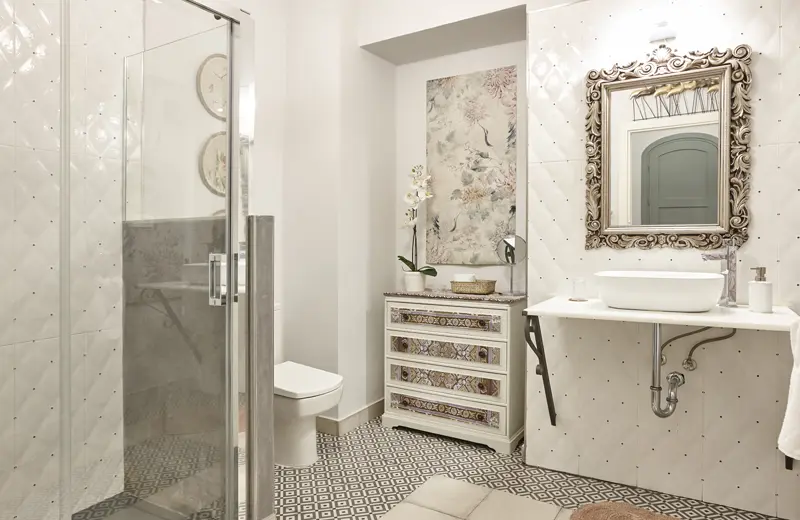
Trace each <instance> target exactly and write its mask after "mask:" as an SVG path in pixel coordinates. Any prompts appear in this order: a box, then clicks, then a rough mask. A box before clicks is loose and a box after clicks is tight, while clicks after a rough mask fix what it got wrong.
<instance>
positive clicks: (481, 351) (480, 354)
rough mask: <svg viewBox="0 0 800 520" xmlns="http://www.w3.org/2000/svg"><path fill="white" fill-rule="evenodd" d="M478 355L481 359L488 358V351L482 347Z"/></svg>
mask: <svg viewBox="0 0 800 520" xmlns="http://www.w3.org/2000/svg"><path fill="white" fill-rule="evenodd" d="M478 357H479V358H481V359H486V351H485V350H483V349H481V350H479V351H478Z"/></svg>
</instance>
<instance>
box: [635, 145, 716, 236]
mask: <svg viewBox="0 0 800 520" xmlns="http://www.w3.org/2000/svg"><path fill="white" fill-rule="evenodd" d="M718 162H719V139H717V138H716V137H714V136H712V135H709V134H703V133H681V134H675V135H671V136H667V137H663V138H661V139H659V140H657V141H655V142H654V143H652V144H651V145H650V146H648V147H647V148H646V149H645V150H644V152H643V153H642V213H641V218H642V224H644V225H652V226H655V225H697V224H716V223H717V194H718V189H717V183H718V178H719V177H718V173H717V166H718Z"/></svg>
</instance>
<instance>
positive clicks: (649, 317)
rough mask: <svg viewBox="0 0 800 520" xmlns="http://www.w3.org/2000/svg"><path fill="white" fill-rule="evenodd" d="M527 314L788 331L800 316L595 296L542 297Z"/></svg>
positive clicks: (780, 309)
mask: <svg viewBox="0 0 800 520" xmlns="http://www.w3.org/2000/svg"><path fill="white" fill-rule="evenodd" d="M525 314H526V315H528V316H540V317H541V316H550V317H558V318H576V319H586V320H604V321H627V322H633V323H661V324H663V325H691V326H697V327H719V328H733V329H750V330H771V331H781V332H788V331H789V329H790V328H791V325H792V323H793V322H794V321H796V320H798V319H800V317H799V316H798V315H797V314H796V313H795V312H794V311H792V310H791V309H789V308H788V307H773V312H772V313H771V314H760V313H756V312H750V310H749V309H748V308H747V307H744V306H741V307H716V308H714V309H713V310H711V311H709V312H698V313H689V312H659V311H633V310H624V309H612V308H610V307H608V306H606V305H605V304H604V303H603V302H602V301H600V300H598V299H591V300H588V301H585V302H573V301H570V300H569V299H568V298H565V297H556V298H551V299H549V300H545V301H543V302H541V303H538V304H536V305H534V306H532V307H528V308H527V309H525Z"/></svg>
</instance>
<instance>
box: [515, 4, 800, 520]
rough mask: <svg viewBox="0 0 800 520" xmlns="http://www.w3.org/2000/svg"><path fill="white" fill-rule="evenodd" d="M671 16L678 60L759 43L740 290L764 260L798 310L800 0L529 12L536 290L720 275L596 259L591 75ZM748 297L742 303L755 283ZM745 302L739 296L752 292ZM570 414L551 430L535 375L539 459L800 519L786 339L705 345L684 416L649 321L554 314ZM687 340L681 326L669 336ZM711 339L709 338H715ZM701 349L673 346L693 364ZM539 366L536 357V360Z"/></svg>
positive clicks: (671, 263) (533, 435)
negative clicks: (655, 384) (653, 358)
mask: <svg viewBox="0 0 800 520" xmlns="http://www.w3.org/2000/svg"><path fill="white" fill-rule="evenodd" d="M664 19H667V20H669V22H670V24H671V25H672V26H673V27H674V28H675V29H676V30H677V33H678V37H677V39H676V40H675V41H674V42H672V44H673V46H674V47H676V48H677V49H678V50H680V51H689V50H697V49H701V50H707V49H710V48H711V47H715V46H716V47H719V48H727V47H733V46H735V45H737V44H740V43H747V44H749V45H751V46H752V48H753V50H754V59H753V65H752V70H753V77H754V86H753V91H752V102H753V133H752V146H753V148H752V152H753V153H752V155H753V158H752V164H753V176H752V183H753V184H752V192H751V196H752V198H751V215H752V223H751V227H750V240H749V242H748V243H747V244H746V245H745V246H744V247H743V248H742V250H741V252H740V259H741V262H740V265H739V269H740V270H739V272H740V278H739V284H740V285H739V287H743V288H746V287H747V286H746V281H747V279H748V276H749V273H750V272H749V270H748V268H749V267H753V266H755V265H765V266H767V267H768V269H769V273H771V275H770V276H771V278H772V280H773V282H774V284H775V289H776V299H777V303H779V304H784V305H786V304H795V305H796V304H798V303H800V270H798V269H797V265H798V262H800V236H798V233H797V229H800V207H799V206H797V204H796V200H797V197H798V195H800V175H798V174H797V168H796V165H797V162H798V160H799V159H800V144H798V143H800V123H798V121H800V119H799V118H798V117H795V116H797V115H798V112H800V102H798V99H800V98H798V95H800V73H799V72H798V71H799V70H800V68H798V66H797V65H798V60H799V59H800V36H799V35H800V3H798V2H796V1H794V0H760V1H757V0H653V1H649V2H646V3H645V2H640V1H637V0H590V1H588V2H583V3H578V4H574V5H570V6H566V7H561V8H556V9H552V10H549V11H542V12H530V13H529V15H528V26H529V40H528V45H529V71H528V76H529V82H530V105H529V106H530V108H529V111H530V114H529V121H530V123H529V135H530V140H529V201H530V202H529V224H528V238H529V243H530V254H529V255H528V256H529V264H528V265H529V267H528V269H529V281H528V287H529V295H530V300H531V302H538V301H541V300H542V299H544V298H546V297H549V296H553V295H556V294H569V290H570V289H569V287H570V281H571V280H572V279H573V278H575V277H584V278H586V279H587V281H588V282H589V283H590V286H591V285H592V281H591V275H592V273H594V272H596V271H599V270H602V269H607V268H610V267H614V268H623V269H624V268H640V269H647V268H657V269H665V268H666V269H670V268H672V269H684V270H708V269H714V268H715V266H714V265H703V262H702V261H701V260H700V255H699V252H697V251H674V250H658V251H639V250H632V251H613V250H610V249H603V250H594V251H586V250H584V235H585V227H584V225H585V224H584V213H585V208H584V200H585V195H584V176H583V171H584V165H585V151H584V131H585V130H584V118H585V115H586V108H585V107H586V105H585V94H584V88H585V87H584V77H585V75H586V72H587V71H588V70H590V69H592V68H600V67H608V66H610V65H612V64H614V63H618V62H620V63H626V62H629V61H630V60H633V59H638V58H641V57H643V56H644V55H645V53H646V52H648V51H649V50H652V47H653V44H650V43H649V40H650V34H651V33H652V30H653V28H654V26H655V24H656V23H657V22H659V21H661V20H664ZM742 292H743V293H744V294H743V295H742V294H740V297H741V296H744V298H746V290H745V291H740V293H742ZM740 299H741V298H740ZM543 326H544V327H545V329H546V330H545V332H546V333H545V336H544V337H545V342H546V346H547V349H548V362H549V364H550V370H551V374H552V380H553V385H554V393H555V401H556V407H557V410H558V425H557V426H556V427H552V426H550V423H549V419H548V417H547V408H546V406H545V405H544V397H543V395H542V394H541V390H542V389H541V383H540V381H539V378H532V379H531V380H530V384H529V390H528V396H527V398H528V403H529V405H528V412H527V424H528V431H527V432H526V438H527V439H528V440H529V442H527V443H526V447H527V453H526V461H527V462H528V463H529V464H534V465H538V466H543V467H546V468H552V469H556V470H561V471H566V472H570V473H577V474H581V475H586V476H591V477H596V478H600V479H605V480H610V481H615V482H621V483H625V484H631V485H638V486H641V487H644V488H650V489H655V490H659V491H664V492H667V493H672V494H676V495H681V496H686V497H692V498H699V499H703V500H706V501H709V502H715V503H721V504H726V505H731V506H734V507H738V508H742V509H747V510H751V511H758V512H761V513H766V514H769V515H776V516H779V517H782V518H789V519H792V520H797V519H800V494H798V493H797V489H798V487H799V486H800V472H799V471H797V470H795V471H786V470H784V469H783V457H782V456H781V454H780V453H779V452H778V451H777V449H776V440H777V435H778V430H779V428H780V424H781V420H782V415H783V411H784V409H785V405H786V403H785V399H786V393H787V386H788V375H789V371H790V367H791V353H790V350H789V345H788V338H787V335H785V334H784V335H781V334H776V333H762V332H744V331H740V332H739V333H738V334H737V336H736V337H734V338H733V339H731V340H729V341H726V342H724V343H718V344H714V345H709V346H708V347H705V348H704V349H703V351H701V352H700V354H699V356H697V360H698V362H699V368H698V370H697V371H695V372H690V373H687V384H686V385H685V386H684V387H682V388H681V389H680V396H679V397H680V403H679V411H678V413H677V414H676V415H675V416H673V417H672V418H670V419H666V420H661V419H657V418H655V416H654V415H653V414H652V412H651V411H650V403H649V395H648V394H649V392H648V386H649V376H650V372H649V364H648V363H649V355H648V350H649V346H650V344H651V335H652V332H651V328H650V327H649V326H640V325H635V324H614V325H611V324H606V323H602V322H584V321H580V320H550V319H548V320H546V321H545V322H544V323H543ZM678 332H681V330H680V329H679V328H678V327H669V328H668V330H666V331H665V333H666V334H668V335H672V334H673V333H678ZM706 337H707V336H706ZM689 345H690V344H687V343H678V344H676V345H675V346H673V347H670V351H668V352H667V355H668V358H669V362H668V364H667V366H666V367H665V373H666V372H669V371H671V370H681V371H683V370H682V369H681V368H680V362H681V359H682V358H683V357H684V356H685V355H686V353H687V349H688V347H689ZM529 361H530V363H531V365H530V366H529V373H531V374H532V373H533V369H534V366H532V363H533V360H529Z"/></svg>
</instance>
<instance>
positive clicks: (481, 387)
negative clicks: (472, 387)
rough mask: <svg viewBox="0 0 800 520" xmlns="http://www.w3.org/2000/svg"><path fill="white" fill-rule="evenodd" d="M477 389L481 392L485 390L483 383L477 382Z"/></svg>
mask: <svg viewBox="0 0 800 520" xmlns="http://www.w3.org/2000/svg"><path fill="white" fill-rule="evenodd" d="M478 390H480V391H481V392H485V391H486V385H484V384H483V383H478Z"/></svg>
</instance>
